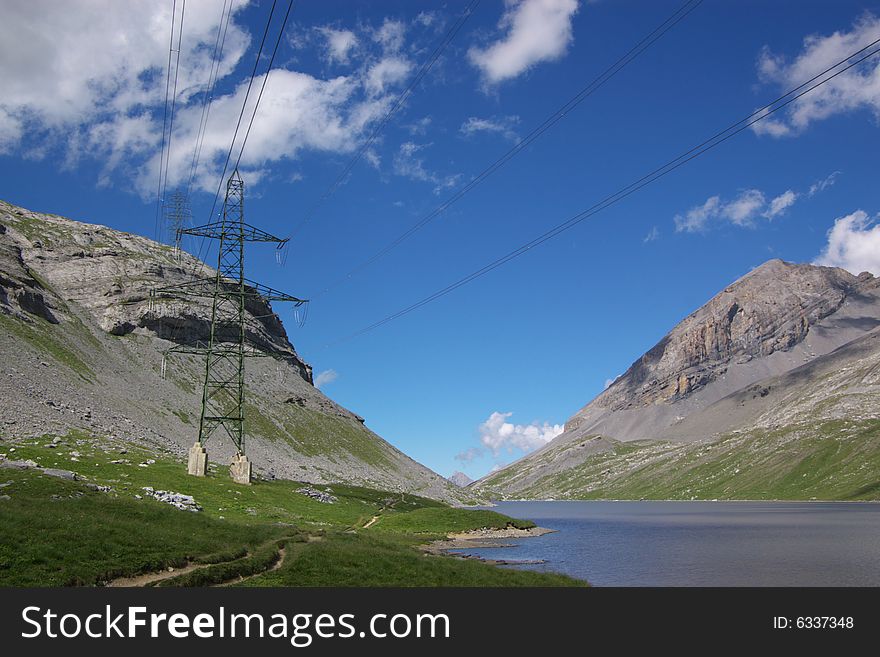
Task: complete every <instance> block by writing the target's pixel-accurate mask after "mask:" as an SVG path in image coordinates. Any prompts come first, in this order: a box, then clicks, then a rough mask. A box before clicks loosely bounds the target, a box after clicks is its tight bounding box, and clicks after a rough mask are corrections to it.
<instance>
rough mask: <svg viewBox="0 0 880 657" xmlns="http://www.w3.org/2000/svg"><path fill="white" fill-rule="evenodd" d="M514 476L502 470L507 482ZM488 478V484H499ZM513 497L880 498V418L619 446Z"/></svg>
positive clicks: (541, 480)
mask: <svg viewBox="0 0 880 657" xmlns="http://www.w3.org/2000/svg"><path fill="white" fill-rule="evenodd" d="M513 474H515V473H507V481H510V478H511V477H512V476H513ZM500 483H504V482H498V481H489V482H488V486H490V487H491V486H492V485H493V484H494V485H496V486H498V485H499V484H500ZM516 494H517V496H524V497H533V498H544V497H554V498H557V499H673V500H675V499H683V500H690V499H710V500H711V499H719V500H814V499H815V500H877V499H880V420H864V421H859V422H853V421H848V420H834V421H826V422H821V423H816V424H804V425H799V426H789V427H785V428H782V429H778V430H774V431H769V430H757V431H753V432H750V433H747V434H734V435H728V436H723V437H721V438H720V439H718V440H715V441H712V442H698V443H684V444H683V443H660V442H649V441H638V442H632V443H621V444H617V445H615V446H614V449H613V451H609V452H604V453H600V454H596V455H593V456H591V457H589V458H587V459H586V460H585V461H584V462H583V463H581V464H580V465H578V466H576V467H574V468H571V469H570V470H567V471H564V472H561V473H556V474H553V475H548V476H546V477H544V478H541V479H539V480H538V481H537V482H535V483H534V484H533V485H531V486H530V487H529V488H528V489H527V490H525V491H517V493H516Z"/></svg>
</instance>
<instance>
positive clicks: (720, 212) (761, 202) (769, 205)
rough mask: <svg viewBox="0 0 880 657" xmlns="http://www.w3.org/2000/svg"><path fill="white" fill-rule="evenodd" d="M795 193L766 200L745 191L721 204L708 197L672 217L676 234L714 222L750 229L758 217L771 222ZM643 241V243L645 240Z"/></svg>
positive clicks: (755, 192) (761, 194)
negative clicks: (703, 201) (699, 203)
mask: <svg viewBox="0 0 880 657" xmlns="http://www.w3.org/2000/svg"><path fill="white" fill-rule="evenodd" d="M797 198H798V194H797V192H795V191H793V190H791V189H789V190H786V191H784V192H783V193H782V194H780V195H779V196H776V197H774V198H772V199H771V200H770V201H769V202H768V201H767V198H766V196H765V195H764V192H762V191H761V190H759V189H746V190H743V191H741V192H740V193H739V195H738V196H737V197H736V198H734V199H733V200H731V201H727V202H724V201H722V200H721V197H720V196H710V197H709V198H708V199H706V202H705V203H703V204H702V205H697V206H694V207H692V208H691V209H690V210H688V211H687V212H684V213H683V214H677V215H675V217H674V218H673V221H674V222H675V231H676V232H678V233H682V232H685V233H698V232H704V231H706V230H708V228H709V227H710V226H711V225H712V224H713V223H717V222H728V223H731V224H734V225H735V226H741V227H751V226H754V225H755V220H756V219H757V218H758V217H764V218H766V219H771V220H772V219H774V218H776V217H778V216H779V215H781V214H783V213H784V212H785V211H786V210H787V209H788V208H790V207H791V206H792V205H794V203H795V201H796V200H797ZM645 241H647V240H645Z"/></svg>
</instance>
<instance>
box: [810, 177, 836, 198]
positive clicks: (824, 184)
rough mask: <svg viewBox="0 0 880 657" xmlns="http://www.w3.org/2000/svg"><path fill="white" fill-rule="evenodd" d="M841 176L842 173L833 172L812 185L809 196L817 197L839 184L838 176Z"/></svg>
mask: <svg viewBox="0 0 880 657" xmlns="http://www.w3.org/2000/svg"><path fill="white" fill-rule="evenodd" d="M840 174H841V172H840V171H833V172H832V173H830V174H828V175H827V176H825V177H824V178H823V179H822V180H817V181H816V182H814V183H813V184H812V185H810V191H809V192H807V195H808V196H815V195H816V194H819V193H820V192H824V191H825V190H826V189H828V188H829V187H831V186H832V185H834V183H835V182H837V176H839V175H840Z"/></svg>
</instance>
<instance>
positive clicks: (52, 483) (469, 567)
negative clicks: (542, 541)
mask: <svg viewBox="0 0 880 657" xmlns="http://www.w3.org/2000/svg"><path fill="white" fill-rule="evenodd" d="M51 444H54V445H55V446H54V447H49V445H51ZM10 447H11V446H10V445H9V443H0V453H5V454H6V457H7V458H8V459H10V460H12V459H15V460H25V459H30V460H33V461H35V462H36V463H38V465H39V466H41V467H44V468H59V469H64V470H69V471H73V472H75V473H76V474H77V480H76V481H69V480H66V479H61V478H58V477H52V476H48V475H45V474H43V473H41V472H40V471H39V470H37V469H27V470H18V469H0V485H3V488H2V489H0V495H5V496H8V498H9V499H0V585H3V586H68V585H101V584H103V583H105V582H107V581H109V580H112V579H114V578H117V577H122V576H125V577H131V576H136V575H138V574H141V573H151V572H155V571H161V570H163V569H168V568H180V567H182V566H185V565H186V564H190V566H189V567H190V568H191V569H192V568H195V570H191V571H190V572H186V573H185V574H183V575H180V576H177V577H175V578H170V579H167V580H164V581H162V582H161V583H160V584H158V585H187V586H200V585H212V584H218V583H239V584H241V585H252V586H282V585H283V586H374V585H376V586H378V585H381V586H447V585H449V586H451V585H454V586H523V585H536V586H553V585H573V584H577V582H575V581H574V580H571V579H570V578H567V577H563V576H556V575H546V574H540V573H532V572H519V571H511V570H502V569H499V568H496V567H493V566H489V565H486V564H483V563H479V562H475V561H464V560H461V559H456V558H452V557H438V556H429V555H426V554H424V553H423V552H422V551H420V550H419V549H418V545H419V544H420V543H423V542H425V541H427V540H429V539H430V538H433V537H436V536H441V535H444V534H446V533H448V532H458V531H465V530H468V529H478V528H481V527H506V526H528V525H529V524H530V523H523V522H522V521H517V520H515V519H512V518H508V517H507V516H503V515H501V514H498V513H494V512H491V511H475V510H467V509H454V508H451V507H448V506H445V505H443V504H441V503H439V502H436V501H433V500H429V499H426V498H422V497H417V496H412V495H402V494H400V493H393V494H392V493H387V492H382V491H375V490H370V489H366V488H359V487H352V486H337V485H333V486H320V487H318V488H320V490H321V491H324V492H327V493H329V494H330V495H332V496H334V497H335V498H336V501H335V503H333V504H327V503H322V502H319V501H317V500H315V499H312V498H311V497H308V496H306V495H304V494H301V493H299V492H297V489H298V488H300V487H301V486H302V484H298V483H296V482H291V481H282V480H276V481H258V482H256V483H255V484H254V485H253V486H238V485H235V484H233V483H232V482H231V481H230V480H229V478H228V476H227V472H226V469H225V468H222V467H217V468H212V471H211V473H210V476H208V477H205V478H195V477H189V476H187V475H186V474H185V467H184V465H183V463H181V462H180V461H179V460H178V459H176V458H174V457H173V456H171V455H170V454H157V453H156V452H155V451H148V450H146V449H143V448H140V447H135V446H132V445H126V444H123V443H111V442H108V441H107V440H105V439H98V438H92V437H89V436H86V435H82V434H71V435H68V436H65V437H63V438H62V439H61V440H60V442H58V443H53V437H52V436H44V437H42V438H40V439H34V440H29V441H25V442H19V443H17V444H15V446H14V447H15V449H14V451H10ZM4 484H5V485H4ZM146 486H149V487H152V488H154V489H157V490H171V491H175V492H179V493H184V494H187V495H192V496H193V497H194V498H195V500H196V502H197V503H198V504H199V505H200V506H201V507H202V511H201V512H199V513H192V512H188V511H181V510H178V509H176V508H174V507H172V506H170V505H168V504H164V503H162V502H159V501H156V500H154V499H152V498H150V497H149V496H147V495H146V493H145V491H144V490H143V488H144V487H146ZM98 487H109V490H99V489H98ZM365 525H369V528H365ZM282 550H283V551H282ZM201 564H212V565H205V566H202V565H201ZM243 578H247V579H243Z"/></svg>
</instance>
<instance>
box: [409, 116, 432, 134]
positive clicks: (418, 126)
mask: <svg viewBox="0 0 880 657" xmlns="http://www.w3.org/2000/svg"><path fill="white" fill-rule="evenodd" d="M432 122H433V119H432V118H431V117H430V116H423V117H422V118H420V119H417V120H415V121H413V122H412V123H409V124H407V125H406V126H404V127H405V128H406V130H407V132H409V134H411V135H413V136H416V135H424V134H427V132H428V128H430V127H431V123H432Z"/></svg>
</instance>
